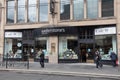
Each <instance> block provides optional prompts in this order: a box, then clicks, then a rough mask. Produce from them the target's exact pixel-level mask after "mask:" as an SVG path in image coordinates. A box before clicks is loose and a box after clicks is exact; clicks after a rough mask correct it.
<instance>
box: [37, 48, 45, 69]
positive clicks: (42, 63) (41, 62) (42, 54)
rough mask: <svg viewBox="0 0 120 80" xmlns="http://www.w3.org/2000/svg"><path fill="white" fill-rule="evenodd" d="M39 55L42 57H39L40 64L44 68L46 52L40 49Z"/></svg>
mask: <svg viewBox="0 0 120 80" xmlns="http://www.w3.org/2000/svg"><path fill="white" fill-rule="evenodd" d="M38 55H39V57H40V59H39V62H40V65H41V67H42V68H44V52H43V51H42V49H40V50H39V51H38Z"/></svg>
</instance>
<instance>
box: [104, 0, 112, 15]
mask: <svg viewBox="0 0 120 80" xmlns="http://www.w3.org/2000/svg"><path fill="white" fill-rule="evenodd" d="M109 16H114V0H102V17H109Z"/></svg>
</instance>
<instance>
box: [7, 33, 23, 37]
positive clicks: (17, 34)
mask: <svg viewBox="0 0 120 80" xmlns="http://www.w3.org/2000/svg"><path fill="white" fill-rule="evenodd" d="M5 38H22V32H5Z"/></svg>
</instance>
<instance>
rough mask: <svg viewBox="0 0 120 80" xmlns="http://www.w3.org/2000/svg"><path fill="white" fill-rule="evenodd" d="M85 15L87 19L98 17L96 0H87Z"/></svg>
mask: <svg viewBox="0 0 120 80" xmlns="http://www.w3.org/2000/svg"><path fill="white" fill-rule="evenodd" d="M87 17H88V18H89V19H96V18H98V0H87Z"/></svg>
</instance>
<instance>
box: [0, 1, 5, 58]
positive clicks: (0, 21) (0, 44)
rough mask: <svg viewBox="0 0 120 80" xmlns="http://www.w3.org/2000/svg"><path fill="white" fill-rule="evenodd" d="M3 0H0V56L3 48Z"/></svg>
mask: <svg viewBox="0 0 120 80" xmlns="http://www.w3.org/2000/svg"><path fill="white" fill-rule="evenodd" d="M4 1H5V0H0V3H1V6H0V14H1V15H0V18H1V19H0V58H1V57H2V55H3V49H4V23H5V13H4V12H5V4H4Z"/></svg>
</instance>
